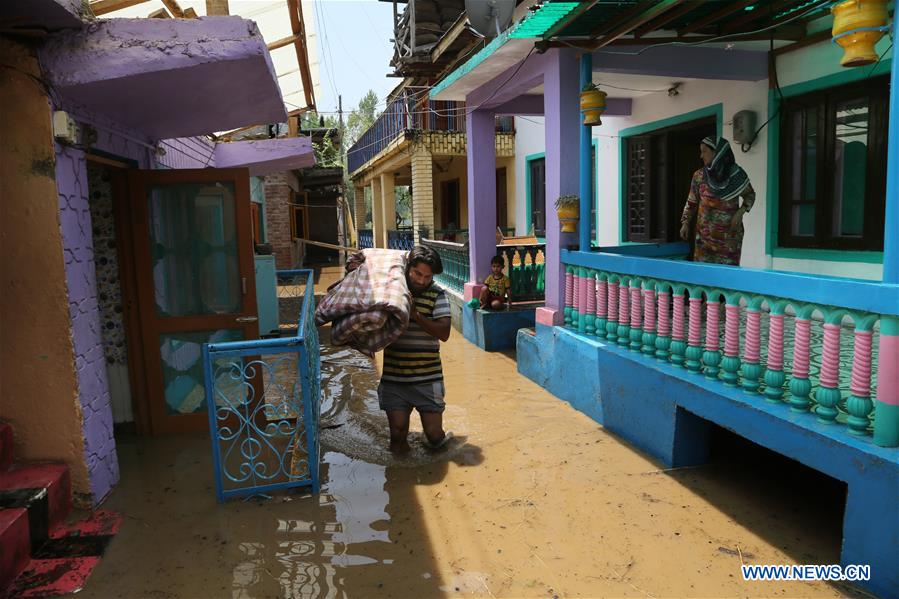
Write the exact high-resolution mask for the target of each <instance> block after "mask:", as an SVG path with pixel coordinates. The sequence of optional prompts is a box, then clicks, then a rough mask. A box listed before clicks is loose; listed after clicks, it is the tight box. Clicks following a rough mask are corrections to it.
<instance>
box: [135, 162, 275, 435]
mask: <svg viewBox="0 0 899 599" xmlns="http://www.w3.org/2000/svg"><path fill="white" fill-rule="evenodd" d="M128 185H129V195H130V197H131V215H132V216H131V221H132V222H131V225H132V226H131V239H132V244H133V249H134V264H135V270H136V273H135V274H136V276H135V279H136V281H137V296H138V309H139V312H140V329H141V337H142V339H143V342H142V343H143V354H144V363H145V369H146V380H147V394H146V402H147V404H148V405H147V411H148V413H149V416H150V427H151V432H152V433H153V434H166V433H175V432H188V431H202V430H207V429H208V427H209V422H208V418H207V414H206V402H205V386H204V378H203V361H202V356H201V349H202V344H203V343H207V342H224V341H237V340H244V339H256V338H258V337H259V331H258V326H257V320H258V315H257V312H256V284H255V276H254V265H253V238H252V220H251V210H250V185H249V173H248V171H247V170H246V169H202V170H169V171H166V170H158V171H130V172H129V174H128Z"/></svg>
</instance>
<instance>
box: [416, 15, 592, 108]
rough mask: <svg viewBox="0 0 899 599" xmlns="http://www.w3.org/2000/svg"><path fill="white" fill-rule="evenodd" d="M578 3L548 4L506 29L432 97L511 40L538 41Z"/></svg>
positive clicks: (436, 86) (450, 75) (436, 87)
mask: <svg viewBox="0 0 899 599" xmlns="http://www.w3.org/2000/svg"><path fill="white" fill-rule="evenodd" d="M578 4H579V3H578V2H547V3H546V4H544V5H543V6H541V7H540V8H539V9H537V10H536V11H535V12H533V13H531V14H530V15H528V16H527V17H525V18H524V20H522V21H521V22H520V23H518V24H517V25H513V26H512V27H510V28H508V29H506V30H505V31H503V32H502V33H501V34H499V35H498V36H496V38H495V39H494V40H493V41H491V42H490V43H489V44H487V45H486V46H484V47H483V48H481V50H480V51H478V53H477V54H475V55H474V56H472V57H471V58H469V59H468V60H467V61H466V62H465V64H463V65H462V66H460V67H459V68H457V69H456V70H455V71H453V72H452V73H450V74H449V75H447V76H446V77H444V78H443V79H442V80H441V81H440V82H439V83H437V85H435V86H434V87H433V88H432V89H431V95H435V94H438V93H440V92H442V91H443V90H445V89H446V88H447V87H449V86H450V85H452V84H453V83H455V82H456V81H458V80H459V79H461V78H462V77H464V76H465V75H467V74H468V73H470V72H471V71H473V70H474V69H476V68H477V66H478V65H479V64H481V63H482V62H484V60H485V59H486V58H487V57H488V56H490V55H491V54H493V53H494V52H496V51H497V50H499V49H500V48H501V47H502V46H503V45H504V44H505V43H506V42H507V41H508V40H510V39H531V38H533V39H536V38H539V37H540V36H541V35H542V34H543V33H545V32H546V31H549V29H550V28H551V27H552V26H553V25H555V24H556V23H558V22H559V21H560V20H561V19H563V18H565V17H566V16H567V15H568V13H570V12H571V11H572V10H574V9H575V7H576V6H577V5H578Z"/></svg>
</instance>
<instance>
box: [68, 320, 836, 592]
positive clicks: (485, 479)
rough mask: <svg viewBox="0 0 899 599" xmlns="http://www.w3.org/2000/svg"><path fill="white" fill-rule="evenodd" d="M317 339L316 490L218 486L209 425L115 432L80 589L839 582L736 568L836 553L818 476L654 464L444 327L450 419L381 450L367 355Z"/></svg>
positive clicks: (756, 586) (546, 588) (678, 588)
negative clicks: (186, 431) (111, 488)
mask: <svg viewBox="0 0 899 599" xmlns="http://www.w3.org/2000/svg"><path fill="white" fill-rule="evenodd" d="M322 339H323V343H325V346H324V347H323V350H322V372H323V377H322V383H323V404H322V426H323V430H322V450H323V451H322V454H323V462H324V463H323V465H322V492H321V493H320V494H319V495H318V496H313V495H311V494H310V493H309V492H308V491H301V492H299V493H292V494H291V493H276V494H274V495H273V496H272V497H271V498H262V497H256V498H252V499H250V500H248V501H242V500H240V499H236V500H230V501H228V502H227V503H225V504H222V505H220V504H218V503H217V502H216V500H215V493H214V485H213V473H212V466H211V460H210V456H209V454H210V449H209V447H210V446H209V440H208V438H206V437H205V436H202V435H198V436H178V437H164V438H155V439H149V438H139V437H123V438H120V439H117V443H118V450H119V459H120V463H121V470H122V479H121V482H120V484H119V486H118V487H117V488H116V490H115V492H114V493H113V495H112V496H111V497H110V499H109V500H108V501H107V502H106V504H105V505H104V507H107V508H110V509H115V510H118V511H121V512H122V513H123V514H124V515H125V524H124V525H123V528H122V531H121V532H120V533H119V535H118V536H117V537H116V538H115V539H114V541H113V542H112V543H111V545H110V546H109V549H108V551H107V553H106V555H105V557H104V558H103V559H102V561H101V563H100V565H99V566H98V567H97V569H96V570H95V572H94V574H93V576H92V577H91V578H90V580H89V581H88V585H87V588H86V589H85V590H84V591H83V595H84V596H87V597H103V598H107V597H156V598H170V597H171V598H175V597H185V598H187V597H234V598H251V597H403V598H405V597H409V598H413V597H414V598H418V597H443V596H477V597H550V598H551V597H557V596H558V597H563V596H564V597H567V596H572V597H598V596H620V597H661V596H694V597H696V596H703V597H724V596H738V595H739V596H773V595H784V596H815V597H820V596H843V595H846V594H850V595H851V594H853V591H852V590H851V589H849V588H848V587H837V586H831V585H827V584H824V583H802V584H800V583H747V582H743V580H742V577H741V575H740V569H739V566H740V563H741V560H742V561H743V562H744V563H757V564H766V563H772V564H779V563H834V562H838V559H839V524H840V523H839V522H838V521H834V519H836V520H838V519H839V513H838V512H837V513H835V512H834V510H832V509H830V508H827V507H826V506H820V505H816V502H815V501H813V498H814V497H815V495H814V492H813V491H811V492H810V493H808V494H805V495H804V496H803V495H802V494H801V493H800V492H798V491H797V490H795V489H788V488H786V489H781V488H779V487H777V486H776V485H764V484H756V482H753V481H754V479H753V480H749V479H746V478H745V477H741V473H740V472H741V470H740V468H735V467H734V463H728V462H727V460H724V461H722V462H716V463H713V464H710V465H709V466H704V467H700V468H691V469H683V470H674V471H666V470H664V468H663V467H662V466H661V465H660V464H659V463H657V462H654V461H653V460H651V459H649V458H648V457H646V456H645V455H642V454H641V453H639V452H638V451H636V450H634V449H633V448H631V447H630V446H628V445H627V444H625V443H623V442H622V441H620V440H619V439H617V438H616V437H614V436H613V435H611V434H609V433H608V432H606V431H605V430H603V429H602V428H601V427H600V426H599V425H597V424H596V423H595V422H594V421H592V420H590V419H589V418H587V417H586V416H584V415H583V414H581V413H579V412H576V411H575V410H573V409H572V408H571V407H570V406H569V405H568V404H566V403H564V402H562V401H560V400H558V399H556V398H554V397H553V396H551V395H549V394H548V393H547V392H546V391H545V390H543V389H542V388H540V387H539V386H537V385H535V384H533V383H532V382H530V381H528V380H527V379H525V378H523V377H521V376H519V375H518V374H517V371H516V366H515V362H514V358H513V357H510V356H507V355H503V354H496V353H494V354H488V353H485V352H482V351H481V350H479V349H477V348H476V347H474V346H472V345H470V344H468V343H467V342H466V341H465V340H464V339H463V338H462V337H461V335H459V334H458V332H456V331H453V334H452V336H451V339H450V341H449V342H448V343H446V344H444V345H443V349H442V355H443V362H444V370H445V373H446V386H447V412H446V415H445V428H447V429H448V430H452V431H453V432H454V433H455V434H456V437H457V438H456V439H454V440H453V442H452V444H451V446H450V447H449V448H448V449H447V450H446V451H441V452H431V451H429V450H427V449H426V448H425V447H424V446H423V444H422V442H421V434H420V430H421V427H420V423H419V422H418V421H417V418H416V417H415V416H414V415H413V425H412V431H413V432H412V437H413V438H412V439H411V441H410V443H411V445H412V452H411V453H410V454H409V455H408V456H406V457H403V458H401V459H397V458H394V457H393V456H392V455H391V454H390V453H389V451H387V442H388V434H387V422H386V418H385V417H384V415H383V414H382V413H381V412H380V411H379V410H378V407H377V396H376V387H377V380H378V374H377V365H376V364H374V363H373V362H372V361H370V360H369V359H368V358H366V357H364V356H362V355H360V354H358V353H356V352H354V351H352V350H348V349H345V348H331V347H328V346H327V345H326V341H327V330H326V329H325V330H324V331H323V336H322ZM734 459H735V460H737V461H739V460H738V458H734ZM772 486H773V487H777V488H772ZM806 491H808V490H806ZM822 522H829V523H831V524H833V525H832V526H831V525H822V524H821V523H822ZM835 531H836V532H835Z"/></svg>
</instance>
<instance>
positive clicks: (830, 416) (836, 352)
mask: <svg viewBox="0 0 899 599" xmlns="http://www.w3.org/2000/svg"><path fill="white" fill-rule="evenodd" d="M819 382H820V384H819V385H818V390H817V392H816V393H815V401H817V402H818V407H817V408H816V409H815V414H816V415H817V416H818V420H820V421H822V422H833V421H834V420H835V419H836V417H837V414H839V411H838V410H837V408H836V406H837V404H838V403H839V401H840V390H839V388H838V387H839V385H840V325H839V324H833V323H830V322H826V323H824V348H823V349H822V352H821V378H820V380H819Z"/></svg>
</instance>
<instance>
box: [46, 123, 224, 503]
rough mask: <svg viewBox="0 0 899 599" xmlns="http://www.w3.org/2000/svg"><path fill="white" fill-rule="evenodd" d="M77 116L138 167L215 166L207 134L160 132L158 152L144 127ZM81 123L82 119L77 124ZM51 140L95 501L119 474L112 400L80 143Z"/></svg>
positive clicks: (104, 145) (105, 146) (99, 144)
mask: <svg viewBox="0 0 899 599" xmlns="http://www.w3.org/2000/svg"><path fill="white" fill-rule="evenodd" d="M72 116H73V117H74V118H75V120H76V121H78V122H79V123H81V124H82V125H89V126H90V127H91V128H92V129H93V130H94V131H95V132H96V141H95V142H93V143H92V144H91V147H92V148H94V149H96V150H101V151H103V152H106V153H108V154H111V155H113V156H116V157H118V158H121V159H124V160H128V161H134V162H135V163H136V165H137V167H138V168H142V169H147V168H203V167H205V166H214V155H213V148H214V144H213V142H212V141H210V140H209V139H208V138H181V139H171V140H163V141H162V142H160V146H161V147H162V148H163V149H165V154H164V155H162V156H157V154H156V152H155V149H154V146H153V144H152V143H150V142H149V140H147V139H146V137H145V136H144V135H141V134H140V133H139V132H136V131H130V130H128V129H126V128H124V127H120V126H117V125H116V124H114V123H112V122H111V121H109V120H108V119H104V118H103V117H100V116H97V115H87V114H74V115H72ZM83 131H84V127H82V132H83ZM55 147H56V186H57V190H58V193H59V217H60V228H61V232H62V241H63V251H64V256H65V268H66V286H67V288H68V296H69V298H68V299H69V312H70V316H71V319H72V331H71V335H72V343H73V346H74V353H75V356H76V358H75V362H76V363H75V368H76V374H77V379H78V396H79V401H80V404H81V411H82V418H83V420H82V434H83V436H84V448H85V449H84V452H85V457H84V459H85V463H86V464H87V468H88V476H89V479H90V489H91V494H92V499H93V501H94V504H95V505H96V504H97V503H99V502H100V501H101V500H102V499H103V498H104V497H105V496H106V495H107V494H108V493H109V492H110V490H111V489H112V487H113V486H114V485H115V483H116V482H117V481H118V478H119V466H118V459H117V457H116V451H115V440H114V439H113V430H112V426H113V420H112V408H111V405H110V398H109V384H108V381H107V378H106V361H105V356H104V354H103V343H102V336H101V329H100V326H101V325H100V322H101V318H100V307H99V304H98V302H97V281H96V271H95V267H94V248H93V236H92V227H91V217H90V206H89V203H88V202H89V190H88V188H87V168H86V162H85V153H84V151H83V150H80V149H75V148H71V147H63V146H60V145H59V144H55Z"/></svg>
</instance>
